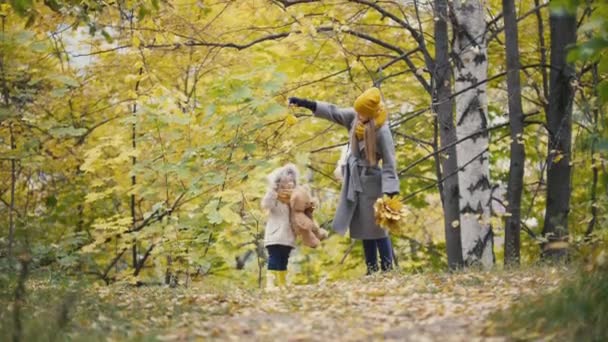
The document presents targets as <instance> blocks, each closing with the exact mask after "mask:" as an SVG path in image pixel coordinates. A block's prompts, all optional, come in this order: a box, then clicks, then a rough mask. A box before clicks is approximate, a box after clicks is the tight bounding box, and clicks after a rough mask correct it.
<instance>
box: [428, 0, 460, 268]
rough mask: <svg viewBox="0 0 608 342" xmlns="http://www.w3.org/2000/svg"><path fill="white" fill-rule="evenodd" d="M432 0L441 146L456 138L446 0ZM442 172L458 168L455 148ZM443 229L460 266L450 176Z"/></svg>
mask: <svg viewBox="0 0 608 342" xmlns="http://www.w3.org/2000/svg"><path fill="white" fill-rule="evenodd" d="M434 1H435V65H434V67H433V82H432V83H433V111H434V112H435V113H436V114H437V116H438V121H439V134H440V137H441V146H442V148H443V147H445V146H448V145H450V144H452V143H453V142H454V141H456V131H455V129H454V117H453V113H452V100H451V89H450V88H451V74H450V62H449V56H448V53H449V52H448V46H449V45H448V26H447V15H448V5H447V1H446V0H434ZM441 160H442V162H441V167H442V171H443V174H444V175H450V174H453V173H454V172H456V170H457V168H458V164H457V158H456V148H455V147H454V146H452V147H449V148H447V149H446V154H444V155H443V156H442V158H441ZM443 191H444V195H443V208H444V221H445V222H444V229H445V240H446V247H447V254H448V266H449V267H450V269H457V268H460V267H462V264H463V262H462V245H461V241H460V218H459V216H460V212H459V208H458V197H459V194H458V177H456V176H450V177H447V179H445V181H444V183H443Z"/></svg>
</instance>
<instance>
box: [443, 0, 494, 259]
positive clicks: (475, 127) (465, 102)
mask: <svg viewBox="0 0 608 342" xmlns="http://www.w3.org/2000/svg"><path fill="white" fill-rule="evenodd" d="M484 14H485V12H484V5H483V3H482V1H481V0H455V1H454V2H453V12H452V24H453V27H454V31H453V32H454V45H453V47H452V52H453V54H452V59H453V67H454V79H455V93H456V94H458V95H457V96H456V98H455V102H456V125H457V126H456V134H457V138H458V139H459V140H460V139H462V138H464V137H466V136H469V135H471V134H473V133H475V132H479V131H483V130H485V129H486V128H487V127H488V117H487V108H488V103H487V93H486V83H483V84H479V85H477V86H475V85H476V84H478V83H479V82H483V81H485V80H486V79H487V76H488V60H487V46H486V44H487V43H486V37H485V31H486V24H485V15H484ZM468 88H471V89H470V90H467V91H465V92H463V93H461V94H460V92H461V91H464V90H465V89H468ZM488 143H489V134H488V132H484V133H481V134H478V135H475V136H474V137H473V138H471V139H468V140H466V141H464V142H462V143H460V144H458V145H456V151H457V155H458V166H459V168H460V167H462V166H463V165H465V164H468V165H466V166H464V170H462V171H461V172H460V173H459V175H458V176H459V177H458V183H459V188H460V226H461V237H462V253H463V259H464V262H465V264H466V265H472V264H476V263H479V262H481V264H482V265H483V266H484V267H491V266H492V265H493V264H494V253H493V234H492V227H491V225H490V222H489V218H490V215H491V211H490V206H491V192H492V189H491V184H490V169H489V160H488V158H489V152H487V148H488ZM484 150H485V151H486V152H484ZM472 159H475V160H474V161H472V162H471V160H472Z"/></svg>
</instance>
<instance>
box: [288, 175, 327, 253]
mask: <svg viewBox="0 0 608 342" xmlns="http://www.w3.org/2000/svg"><path fill="white" fill-rule="evenodd" d="M290 209H291V229H293V231H294V232H295V233H296V235H299V236H301V237H302V243H304V245H306V246H308V247H311V248H316V247H317V246H318V245H319V243H320V242H321V240H324V239H325V238H327V235H328V234H327V231H326V230H325V229H323V228H319V226H318V225H317V223H316V222H315V220H314V218H313V216H312V214H313V211H314V210H315V204H314V202H313V199H312V196H311V195H310V192H309V191H308V189H307V188H306V187H304V186H298V187H296V188H295V189H293V191H292V193H291V199H290Z"/></svg>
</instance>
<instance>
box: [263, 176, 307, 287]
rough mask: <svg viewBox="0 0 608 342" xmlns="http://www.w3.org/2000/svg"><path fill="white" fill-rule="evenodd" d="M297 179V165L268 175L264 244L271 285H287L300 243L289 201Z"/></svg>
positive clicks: (268, 279) (264, 207)
mask: <svg viewBox="0 0 608 342" xmlns="http://www.w3.org/2000/svg"><path fill="white" fill-rule="evenodd" d="M297 179H298V169H297V168H296V166H295V165H293V164H287V165H285V166H283V167H280V168H278V169H276V170H274V171H273V172H272V173H271V174H270V175H269V176H268V191H267V192H266V195H265V196H264V198H263V199H262V208H263V209H266V210H268V221H267V223H266V230H265V232H264V247H266V249H267V250H268V275H267V288H273V287H277V286H278V287H284V286H285V285H286V283H287V262H288V260H289V253H290V252H291V250H292V249H293V248H294V247H295V242H296V236H295V234H294V232H293V230H292V229H291V224H290V221H289V200H290V198H291V192H292V190H293V189H294V188H295V187H296V185H297Z"/></svg>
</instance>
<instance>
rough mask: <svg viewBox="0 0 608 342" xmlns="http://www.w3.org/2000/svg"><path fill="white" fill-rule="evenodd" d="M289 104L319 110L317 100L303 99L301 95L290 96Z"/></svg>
mask: <svg viewBox="0 0 608 342" xmlns="http://www.w3.org/2000/svg"><path fill="white" fill-rule="evenodd" d="M289 105H290V106H296V107H304V108H308V109H310V110H311V111H313V112H314V111H316V110H317V103H316V102H315V101H310V100H307V99H301V98H299V97H290V98H289Z"/></svg>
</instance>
